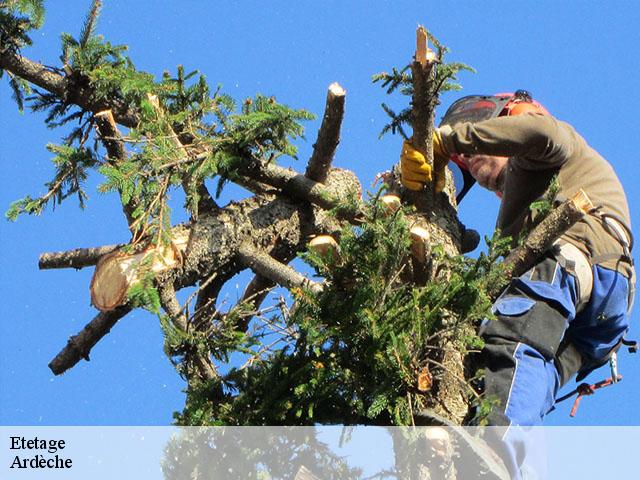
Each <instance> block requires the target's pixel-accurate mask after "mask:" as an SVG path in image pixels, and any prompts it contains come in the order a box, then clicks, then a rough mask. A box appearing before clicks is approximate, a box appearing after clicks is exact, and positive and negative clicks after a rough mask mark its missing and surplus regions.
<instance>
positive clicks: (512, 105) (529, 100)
mask: <svg viewBox="0 0 640 480" xmlns="http://www.w3.org/2000/svg"><path fill="white" fill-rule="evenodd" d="M525 113H534V114H540V115H549V112H548V111H547V109H546V108H544V107H543V106H542V105H541V104H540V103H539V102H536V101H535V100H534V99H533V97H532V96H531V94H530V93H529V92H528V91H526V90H517V91H516V92H515V93H497V94H495V95H469V96H466V97H462V98H461V99H459V100H457V101H456V102H454V103H453V104H452V105H451V106H450V107H449V109H448V110H447V112H446V113H445V115H444V117H443V118H442V122H441V123H440V125H441V126H442V125H450V126H454V125H456V124H458V123H463V122H474V123H475V122H481V121H483V120H489V119H491V118H495V117H512V116H515V115H524V114H525ZM451 160H452V161H453V162H455V163H456V164H457V165H458V166H459V167H460V168H461V169H463V170H466V171H468V172H469V173H470V174H471V176H472V177H473V179H474V180H476V181H477V182H478V183H479V184H480V185H481V186H482V187H484V188H487V189H489V190H491V191H501V190H502V182H503V180H504V169H505V167H506V165H507V162H508V160H509V159H508V158H507V157H499V156H495V155H455V154H454V155H452V156H451ZM469 187H470V185H469ZM469 187H467V189H468V188H469ZM465 192H466V190H465Z"/></svg>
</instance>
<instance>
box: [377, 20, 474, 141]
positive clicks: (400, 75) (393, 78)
mask: <svg viewBox="0 0 640 480" xmlns="http://www.w3.org/2000/svg"><path fill="white" fill-rule="evenodd" d="M427 35H428V37H429V40H430V41H431V43H432V44H433V45H434V46H435V49H436V58H437V59H438V60H437V62H435V63H434V64H433V69H434V70H435V75H434V76H433V78H432V80H431V82H430V85H429V86H428V88H429V89H430V91H431V92H432V95H433V97H434V98H437V97H438V96H439V94H440V93H442V92H447V91H451V90H460V89H461V88H462V87H461V86H460V84H458V83H457V79H458V74H459V73H460V72H461V71H465V70H466V71H468V72H472V73H475V70H474V69H473V68H472V67H470V66H469V65H466V64H464V63H460V62H452V63H445V62H444V57H445V55H446V54H447V53H448V52H449V49H448V48H447V47H445V46H443V45H442V44H441V43H440V42H439V41H438V39H437V38H435V37H434V36H433V35H431V33H429V32H427ZM372 80H373V82H374V83H378V82H379V83H380V86H381V87H382V88H384V89H386V93H387V95H391V94H392V93H394V92H395V91H396V90H398V91H399V92H400V94H402V95H405V96H409V97H411V96H412V95H413V79H412V75H411V65H407V66H405V67H403V68H401V69H398V68H396V67H393V68H392V70H391V73H387V72H382V73H378V74H376V75H374V76H373V78H372ZM382 109H383V110H384V111H385V113H386V114H387V115H388V116H389V118H390V122H389V123H388V124H387V125H385V126H384V128H383V129H382V131H381V132H380V137H382V136H384V135H385V134H386V133H388V132H391V133H392V134H394V135H395V134H396V133H399V134H400V135H401V136H402V137H403V138H405V139H408V138H409V136H408V135H407V133H406V131H405V130H404V128H403V127H404V126H406V125H411V107H408V108H405V109H403V110H402V111H400V112H395V111H394V110H393V109H392V108H391V107H389V106H388V105H387V104H386V103H383V104H382Z"/></svg>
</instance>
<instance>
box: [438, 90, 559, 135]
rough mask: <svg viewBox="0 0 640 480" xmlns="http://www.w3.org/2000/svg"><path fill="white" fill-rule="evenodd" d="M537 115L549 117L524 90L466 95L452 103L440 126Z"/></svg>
mask: <svg viewBox="0 0 640 480" xmlns="http://www.w3.org/2000/svg"><path fill="white" fill-rule="evenodd" d="M524 113H538V114H542V115H549V112H548V111H547V109H546V108H544V107H543V106H542V105H541V104H540V103H539V102H536V101H535V100H534V99H533V97H532V96H531V94H530V93H529V92H527V91H526V90H516V92H515V93H497V94H495V95H468V96H466V97H462V98H461V99H459V100H457V101H455V102H453V104H452V105H451V106H450V107H449V109H448V110H447V112H446V113H445V114H444V117H442V122H440V126H442V125H451V126H453V125H456V124H458V123H462V122H481V121H482V120H489V119H490V118H494V117H505V116H514V115H522V114H524Z"/></svg>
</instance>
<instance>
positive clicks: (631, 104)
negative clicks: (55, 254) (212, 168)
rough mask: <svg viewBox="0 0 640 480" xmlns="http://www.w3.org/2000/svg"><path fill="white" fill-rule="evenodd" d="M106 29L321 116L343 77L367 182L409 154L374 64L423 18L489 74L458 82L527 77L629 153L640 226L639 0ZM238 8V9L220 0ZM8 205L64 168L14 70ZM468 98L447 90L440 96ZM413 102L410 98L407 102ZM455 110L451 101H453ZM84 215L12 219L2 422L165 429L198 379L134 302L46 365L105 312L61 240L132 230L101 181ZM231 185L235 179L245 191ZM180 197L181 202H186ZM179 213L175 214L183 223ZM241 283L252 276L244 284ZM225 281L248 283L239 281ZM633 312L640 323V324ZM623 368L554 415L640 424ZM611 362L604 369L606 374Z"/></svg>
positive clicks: (156, 19) (143, 63)
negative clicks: (77, 358)
mask: <svg viewBox="0 0 640 480" xmlns="http://www.w3.org/2000/svg"><path fill="white" fill-rule="evenodd" d="M89 4H90V2H89V0H68V1H66V2H51V1H50V2H47V6H48V11H47V17H46V23H45V26H44V28H43V29H42V30H41V31H39V32H37V33H35V34H34V43H35V45H34V47H33V48H29V49H26V50H24V52H23V53H24V54H25V55H26V56H28V57H30V58H32V59H34V60H38V61H42V62H44V63H48V64H54V65H55V64H57V59H58V55H59V52H60V42H59V35H60V32H63V31H66V32H70V33H73V34H77V33H78V32H79V30H80V28H81V25H82V20H83V18H84V15H85V13H86V11H87V9H88V7H89ZM104 4H105V5H104V9H103V14H102V17H101V20H100V23H99V28H98V31H99V33H102V34H104V35H105V36H106V37H107V38H108V39H109V40H110V41H111V42H113V43H126V44H128V45H129V46H130V52H129V53H130V55H131V57H132V58H133V60H134V62H135V64H136V66H137V67H138V68H140V69H144V70H147V71H149V72H151V73H154V74H155V75H157V76H159V75H161V73H162V71H163V70H165V69H169V70H171V71H175V67H176V65H178V64H183V65H185V68H186V69H187V70H191V69H199V70H200V71H201V72H202V73H204V74H205V75H206V76H207V79H208V81H209V82H210V83H211V84H212V85H216V84H218V83H220V84H221V85H222V87H223V91H224V92H225V93H228V94H230V95H232V96H233V97H235V98H236V99H242V98H244V97H246V96H252V95H254V94H255V93H257V92H260V93H263V94H266V95H275V96H276V97H277V99H278V100H279V101H280V102H283V103H286V104H288V105H290V106H292V107H297V108H306V109H308V110H309V111H311V112H313V113H316V114H317V115H322V110H323V108H324V101H325V95H326V89H327V87H328V85H329V84H330V83H332V82H334V81H337V82H339V83H340V84H341V85H342V86H343V87H344V88H346V90H347V100H346V116H345V120H344V124H343V130H342V142H341V144H340V146H339V150H338V153H337V156H336V159H335V164H336V165H337V166H339V167H344V168H349V169H352V170H354V171H355V172H356V173H357V174H358V176H359V177H360V179H361V181H362V183H363V185H364V186H365V187H366V186H369V185H370V184H371V183H372V181H373V179H374V177H375V175H376V174H377V173H378V172H380V171H383V170H386V169H387V168H389V166H390V165H391V164H392V163H393V162H395V161H396V160H397V156H398V153H399V150H400V144H401V140H400V138H398V137H394V136H386V137H385V138H383V139H382V140H379V139H378V134H379V132H380V130H381V129H382V127H383V126H384V124H385V122H386V116H385V114H384V112H383V111H382V109H381V108H380V104H381V103H382V102H383V101H384V102H389V103H391V104H393V103H396V104H397V102H394V101H393V100H390V99H388V98H386V96H385V94H384V92H383V91H382V89H380V88H379V87H378V86H377V85H373V84H372V83H371V75H373V74H375V73H378V72H380V71H383V70H389V69H390V68H391V67H393V66H403V65H405V64H406V63H408V61H409V59H410V57H411V55H412V53H413V50H414V42H415V40H414V36H415V28H416V26H417V25H418V24H423V25H425V26H426V27H427V28H428V29H430V30H431V31H432V32H433V33H434V34H435V35H436V36H437V37H438V38H439V39H440V40H441V41H442V42H443V43H444V44H446V45H448V46H449V47H450V48H451V50H452V53H451V54H450V56H449V59H450V60H456V61H463V62H466V63H468V64H470V65H472V66H473V67H475V68H476V69H477V71H478V73H477V74H475V75H472V74H467V73H463V74H462V75H461V78H460V80H461V82H462V84H463V86H464V90H463V92H462V93H461V94H471V93H493V92H503V91H512V90H515V89H518V88H525V89H527V90H529V91H531V92H532V93H533V94H534V97H535V98H537V99H538V100H539V101H541V102H542V103H543V104H544V105H545V106H546V107H547V108H548V109H549V110H550V111H551V112H552V113H553V114H554V115H555V116H557V117H558V118H560V119H562V120H566V121H568V122H570V123H572V124H573V125H574V126H575V127H576V129H577V130H578V131H579V132H580V133H581V134H582V135H583V136H584V137H585V138H586V139H587V140H588V142H589V143H590V144H591V145H592V146H593V147H594V148H595V149H596V150H598V151H599V152H600V153H601V154H602V155H603V156H605V158H607V159H608V160H609V161H610V162H611V163H612V164H613V166H614V168H615V169H616V171H617V172H618V175H619V176H620V179H621V181H622V183H623V185H624V186H625V189H626V191H627V195H628V198H629V203H630V205H631V210H632V223H633V225H638V224H640V218H639V216H638V207H639V206H640V182H638V179H637V176H638V172H639V170H638V166H637V164H636V162H637V150H638V133H637V132H638V131H640V125H639V122H638V120H637V118H638V113H637V112H638V111H639V110H640V101H639V100H638V96H637V87H636V79H637V78H638V74H640V57H639V56H638V54H637V50H638V46H639V45H640V33H639V32H638V29H637V25H638V24H639V23H640V9H638V8H637V5H636V4H635V3H634V2H624V1H620V2H607V3H606V4H605V3H596V2H578V1H567V2H556V1H538V2H524V1H509V2H497V1H495V2H473V1H466V2H461V1H460V2H444V1H441V2H425V1H420V2H402V1H394V2H382V1H378V2H365V1H350V2H338V1H324V2H311V1H299V2H284V1H272V2H259V1H253V2H250V1H243V2H206V1H204V0H185V1H180V2H177V1H166V0H164V1H159V0H154V1H150V0H139V1H136V2H127V1H117V0H105V2H104ZM220 4H224V5H220ZM0 85H1V86H0V132H2V133H1V134H0V161H1V162H2V165H3V174H2V176H1V182H2V183H1V184H0V206H2V209H3V210H6V208H7V207H8V205H9V203H10V202H11V201H13V200H15V199H18V198H21V197H22V196H24V195H25V194H32V195H33V194H42V193H43V192H44V191H43V184H44V183H45V182H46V181H48V180H50V178H51V177H52V172H53V169H52V166H51V164H50V161H49V159H50V157H51V155H50V154H49V153H48V152H47V151H46V150H45V149H44V145H45V144H46V143H47V142H58V141H59V139H60V137H61V132H57V131H50V130H47V129H46V128H45V127H44V125H43V122H42V119H43V118H42V116H41V115H33V114H31V113H25V114H24V115H20V114H19V113H18V112H17V109H16V108H15V106H14V105H13V104H12V102H11V100H10V94H9V89H8V88H7V83H6V80H2V83H1V84H0ZM461 94H447V95H446V96H445V97H443V107H445V108H446V106H448V105H449V104H450V103H451V101H453V100H454V99H455V98H457V97H458V96H459V95H461ZM402 101H403V102H404V101H405V100H404V99H403V100H402ZM443 112H444V109H443V110H441V111H440V112H439V113H440V114H442V113H443ZM318 126H319V120H316V121H312V122H308V124H307V141H306V142H300V144H299V145H300V158H301V161H300V163H299V165H298V168H299V169H300V170H302V169H303V168H304V160H305V159H307V158H308V157H309V155H310V152H311V145H312V144H313V141H314V140H315V138H316V132H317V128H318ZM99 181H100V179H99V178H97V176H95V177H92V178H91V179H90V185H91V187H90V189H89V194H90V196H91V200H90V201H89V203H88V207H87V209H86V210H85V211H81V210H79V209H78V208H77V206H76V204H74V202H73V200H70V201H69V202H68V203H67V204H64V205H62V206H60V207H59V208H57V209H56V210H55V212H51V211H50V210H49V211H47V212H46V213H45V214H44V215H43V216H42V217H34V218H28V217H24V218H21V219H19V220H18V222H16V223H9V222H6V221H4V220H2V221H1V222H0V238H2V240H3V245H4V248H3V249H2V251H1V253H0V262H1V264H2V266H3V272H2V275H1V276H0V294H1V295H2V298H3V299H4V301H3V302H2V304H1V306H0V317H1V318H2V320H1V321H0V365H1V368H0V385H1V387H0V406H1V408H0V423H1V424H13V425H15V424H23V425H25V424H35V425H38V424H43V425H65V424H71V425H82V424H89V425H91V424H93V425H101V424H104V425H108V424H117V425H127V424H130V425H154V424H158V425H162V424H168V423H170V422H171V412H172V411H174V410H180V409H181V407H182V405H183V401H184V394H183V393H182V392H181V390H182V389H183V388H184V384H183V382H182V381H181V380H180V379H179V377H178V376H177V375H176V374H175V372H174V370H173V368H172V366H171V365H170V363H169V361H168V360H167V359H166V357H165V355H164V353H163V351H162V344H163V343H162V342H163V340H162V334H161V331H160V327H159V325H158V321H157V319H156V318H155V317H153V316H151V315H148V314H145V313H143V312H135V313H134V314H133V315H130V316H128V317H126V318H125V319H124V320H122V321H121V322H119V323H118V324H117V325H116V327H115V328H114V329H113V331H112V332H111V333H110V334H109V335H108V336H107V337H106V338H105V339H104V340H103V341H102V342H101V343H100V344H99V345H98V346H97V347H96V348H95V349H94V350H93V352H92V355H91V361H90V362H82V363H80V364H79V365H78V366H76V367H75V368H74V369H73V370H72V371H70V372H68V373H66V374H65V375H63V376H61V377H54V376H53V374H51V372H50V371H49V369H48V368H47V364H48V362H49V361H50V360H51V359H52V358H53V356H54V355H55V354H56V353H57V352H58V351H59V350H60V349H61V348H62V347H63V346H64V345H65V343H66V341H67V338H68V337H69V336H70V335H73V334H75V333H77V332H78V331H79V330H80V329H81V328H82V327H83V326H84V325H85V323H86V322H88V321H89V320H90V319H91V318H93V316H94V315H95V310H94V309H93V308H92V307H91V306H90V305H89V290H88V289H89V281H90V278H91V274H92V271H91V269H84V270H81V271H77V272H76V271H66V270H60V271H42V272H40V271H38V269H37V259H38V255H39V254H40V253H42V252H46V251H57V250H65V249H70V248H76V247H89V246H98V245H103V244H112V243H118V242H123V241H126V240H127V231H126V227H125V224H124V220H123V219H122V218H121V214H120V212H119V208H118V205H117V200H116V198H115V197H114V196H104V195H101V194H99V193H97V191H95V185H97V184H98V183H99ZM231 192H232V191H231ZM176 200H179V199H176ZM497 206H498V203H497V199H496V198H495V197H494V196H493V195H492V194H490V193H489V192H486V191H482V190H480V189H474V190H473V191H472V192H471V193H470V194H469V196H468V197H467V199H466V200H465V202H464V203H463V205H462V207H461V213H460V216H461V218H462V220H463V222H464V223H466V224H467V225H468V226H470V227H472V228H475V229H477V230H479V231H480V232H481V233H482V234H490V233H491V232H492V230H493V224H494V221H495V215H496V212H497ZM180 219H181V218H180V216H179V215H176V218H175V220H176V221H179V220H180ZM241 280H242V279H239V283H240V286H242V283H241ZM227 295H228V296H229V298H230V299H231V300H232V299H234V298H235V296H236V295H237V291H236V290H235V287H233V288H231V289H229V291H228V293H227ZM637 321H638V314H637V313H634V314H633V327H632V331H631V336H632V337H633V335H634V334H635V335H638V336H640V330H639V329H638V328H637V326H636V325H635V324H636V323H637ZM620 363H621V373H622V375H623V376H624V380H623V382H622V383H621V384H620V385H618V386H615V387H610V388H608V389H604V390H602V391H600V392H598V394H597V395H596V396H595V397H592V398H588V399H585V400H584V401H583V402H582V405H581V407H580V410H579V413H578V418H577V419H575V420H570V419H569V418H568V413H567V412H568V409H569V407H570V405H564V406H562V407H561V408H559V409H558V411H556V412H553V413H552V414H551V415H550V416H549V417H548V422H547V423H548V424H550V425H564V424H584V425H621V424H626V425H640V411H638V409H637V405H638V402H639V401H640V389H639V388H638V386H637V385H639V384H640V358H638V359H636V358H634V357H632V356H630V355H628V354H627V353H626V351H625V352H624V353H622V355H621V361H620ZM605 376H608V370H607V369H603V370H600V371H598V372H596V373H595V374H593V375H592V377H591V379H592V380H593V381H597V380H600V379H601V378H603V377H605Z"/></svg>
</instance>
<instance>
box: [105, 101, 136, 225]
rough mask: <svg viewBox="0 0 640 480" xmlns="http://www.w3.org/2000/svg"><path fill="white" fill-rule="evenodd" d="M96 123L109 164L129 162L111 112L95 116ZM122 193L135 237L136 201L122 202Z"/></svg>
mask: <svg viewBox="0 0 640 480" xmlns="http://www.w3.org/2000/svg"><path fill="white" fill-rule="evenodd" d="M94 118H95V121H96V130H97V131H98V135H99V136H100V140H101V141H102V144H103V145H104V147H105V148H106V150H107V155H108V156H109V163H112V164H118V163H122V162H125V161H126V160H127V150H126V148H125V144H124V139H123V138H122V135H121V134H120V131H119V130H118V126H117V125H116V121H115V119H114V118H113V113H112V112H111V110H103V111H101V112H98V113H96V114H95V115H94ZM119 193H120V203H121V204H122V212H123V213H124V215H125V217H126V218H127V225H129V231H130V232H131V235H135V229H134V228H132V225H134V224H135V221H136V219H135V218H134V216H133V212H134V211H135V210H136V207H137V205H136V204H135V202H134V200H133V199H131V200H130V201H129V202H127V203H125V202H124V201H123V200H122V191H120V190H119Z"/></svg>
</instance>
